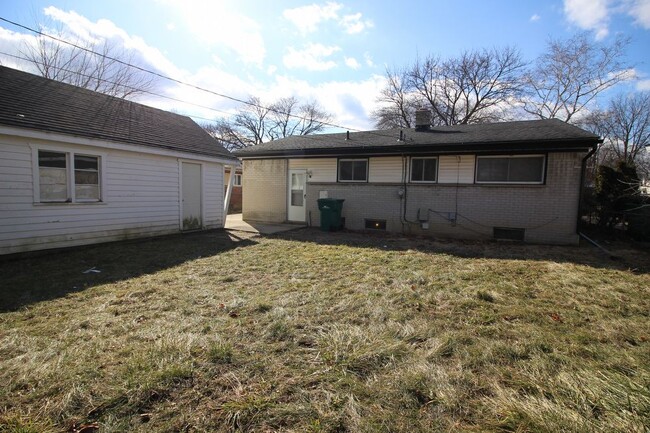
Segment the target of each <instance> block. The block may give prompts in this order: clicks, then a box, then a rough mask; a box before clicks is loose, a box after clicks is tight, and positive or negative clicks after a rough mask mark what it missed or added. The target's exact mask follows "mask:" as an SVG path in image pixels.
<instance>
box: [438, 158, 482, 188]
mask: <svg viewBox="0 0 650 433" xmlns="http://www.w3.org/2000/svg"><path fill="white" fill-rule="evenodd" d="M475 160H476V158H475V156H474V155H462V156H461V155H453V156H441V157H439V158H438V167H439V169H438V183H456V182H458V183H474V167H475Z"/></svg>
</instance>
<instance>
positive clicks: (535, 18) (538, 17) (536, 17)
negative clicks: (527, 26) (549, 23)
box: [530, 14, 542, 23]
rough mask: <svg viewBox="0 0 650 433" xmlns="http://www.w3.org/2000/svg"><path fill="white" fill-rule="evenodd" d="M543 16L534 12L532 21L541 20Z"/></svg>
mask: <svg viewBox="0 0 650 433" xmlns="http://www.w3.org/2000/svg"><path fill="white" fill-rule="evenodd" d="M541 18H542V17H540V16H539V15H537V14H533V16H532V17H530V21H531V22H533V23H534V22H535V21H539V20H540V19H541Z"/></svg>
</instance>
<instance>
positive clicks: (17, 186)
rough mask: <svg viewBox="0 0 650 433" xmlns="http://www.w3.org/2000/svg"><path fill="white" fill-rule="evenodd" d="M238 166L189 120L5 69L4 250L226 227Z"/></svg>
mask: <svg viewBox="0 0 650 433" xmlns="http://www.w3.org/2000/svg"><path fill="white" fill-rule="evenodd" d="M237 165H238V162H237V160H236V159H235V158H234V157H233V156H232V155H231V154H230V153H229V152H228V151H227V150H226V149H224V148H223V147H222V146H221V145H220V144H219V143H218V142H217V141H216V140H214V139H213V138H212V137H210V136H209V135H208V134H207V133H206V132H205V131H203V129H202V128H201V127H200V126H198V125H197V124H196V123H194V121H192V120H191V119H190V118H189V117H186V116H180V115H178V114H174V113H170V112H166V111H162V110H158V109H155V108H152V107H148V106H145V105H141V104H137V103H134V102H130V101H126V100H123V99H119V98H114V97H110V96H106V95H103V94H100V93H96V92H92V91H89V90H86V89H81V88H78V87H75V86H70V85H67V84H64V83H59V82H56V81H52V80H48V79H45V78H42V77H39V76H35V75H32V74H28V73H25V72H21V71H17V70H14V69H10V68H6V67H0V254H11V253H19V252H25V251H34V250H43V249H49V248H60V247H68V246H74V245H82V244H91V243H97V242H107V241H115V240H122V239H132V238H138V237H146V236H155V235H162V234H170V233H174V232H179V231H187V230H201V229H212V228H220V227H223V225H224V220H225V213H224V188H223V185H224V167H225V166H232V167H234V166H237Z"/></svg>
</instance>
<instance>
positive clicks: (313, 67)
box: [283, 44, 341, 71]
mask: <svg viewBox="0 0 650 433" xmlns="http://www.w3.org/2000/svg"><path fill="white" fill-rule="evenodd" d="M340 49H341V48H340V47H336V46H330V47H327V46H325V45H322V44H309V45H308V46H307V47H306V48H305V49H304V50H296V49H295V48H293V47H289V48H288V52H287V54H285V55H284V58H283V61H284V65H285V66H286V67H287V68H304V69H307V70H309V71H326V70H328V69H332V68H334V67H336V62H334V61H333V60H326V59H325V58H326V57H329V56H331V55H332V54H334V53H335V52H337V51H340Z"/></svg>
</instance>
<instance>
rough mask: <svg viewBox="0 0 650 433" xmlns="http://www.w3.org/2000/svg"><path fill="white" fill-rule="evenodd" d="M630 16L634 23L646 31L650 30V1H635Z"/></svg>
mask: <svg viewBox="0 0 650 433" xmlns="http://www.w3.org/2000/svg"><path fill="white" fill-rule="evenodd" d="M629 7H630V10H629V11H628V14H629V15H631V16H632V17H633V18H634V22H635V23H636V24H638V25H640V26H643V27H644V28H646V29H650V0H633V1H632V2H631V4H630V6H629Z"/></svg>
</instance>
